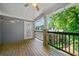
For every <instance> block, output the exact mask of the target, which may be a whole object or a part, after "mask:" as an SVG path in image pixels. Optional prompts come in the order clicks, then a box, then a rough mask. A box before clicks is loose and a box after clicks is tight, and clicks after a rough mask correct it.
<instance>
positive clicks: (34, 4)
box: [24, 3, 40, 11]
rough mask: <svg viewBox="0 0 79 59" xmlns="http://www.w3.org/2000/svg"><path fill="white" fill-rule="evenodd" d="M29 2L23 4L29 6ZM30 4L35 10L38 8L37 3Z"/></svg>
mask: <svg viewBox="0 0 79 59" xmlns="http://www.w3.org/2000/svg"><path fill="white" fill-rule="evenodd" d="M29 4H30V3H27V4H25V5H24V6H25V7H27V6H29ZM31 6H32V7H34V8H35V9H36V10H37V11H39V10H40V9H39V6H38V4H37V3H31Z"/></svg>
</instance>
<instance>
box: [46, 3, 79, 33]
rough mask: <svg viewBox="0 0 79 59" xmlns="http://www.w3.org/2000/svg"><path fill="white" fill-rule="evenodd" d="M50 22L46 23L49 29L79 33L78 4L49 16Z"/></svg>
mask: <svg viewBox="0 0 79 59" xmlns="http://www.w3.org/2000/svg"><path fill="white" fill-rule="evenodd" d="M50 18H51V21H50V22H49V23H48V26H49V28H52V27H53V28H56V29H57V30H60V29H62V30H64V31H69V32H77V31H79V29H78V28H79V27H78V25H79V21H78V20H79V4H77V5H76V6H73V7H70V8H68V9H66V10H64V11H62V12H59V13H56V14H54V15H52V16H50Z"/></svg>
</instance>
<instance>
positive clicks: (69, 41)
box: [69, 35, 70, 53]
mask: <svg viewBox="0 0 79 59" xmlns="http://www.w3.org/2000/svg"><path fill="white" fill-rule="evenodd" d="M69 53H70V35H69Z"/></svg>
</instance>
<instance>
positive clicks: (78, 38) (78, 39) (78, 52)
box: [78, 36, 79, 56]
mask: <svg viewBox="0 0 79 59" xmlns="http://www.w3.org/2000/svg"><path fill="white" fill-rule="evenodd" d="M78 56H79V36H78Z"/></svg>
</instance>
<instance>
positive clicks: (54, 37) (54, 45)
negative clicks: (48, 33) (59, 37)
mask: <svg viewBox="0 0 79 59" xmlns="http://www.w3.org/2000/svg"><path fill="white" fill-rule="evenodd" d="M54 46H55V34H54Z"/></svg>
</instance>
